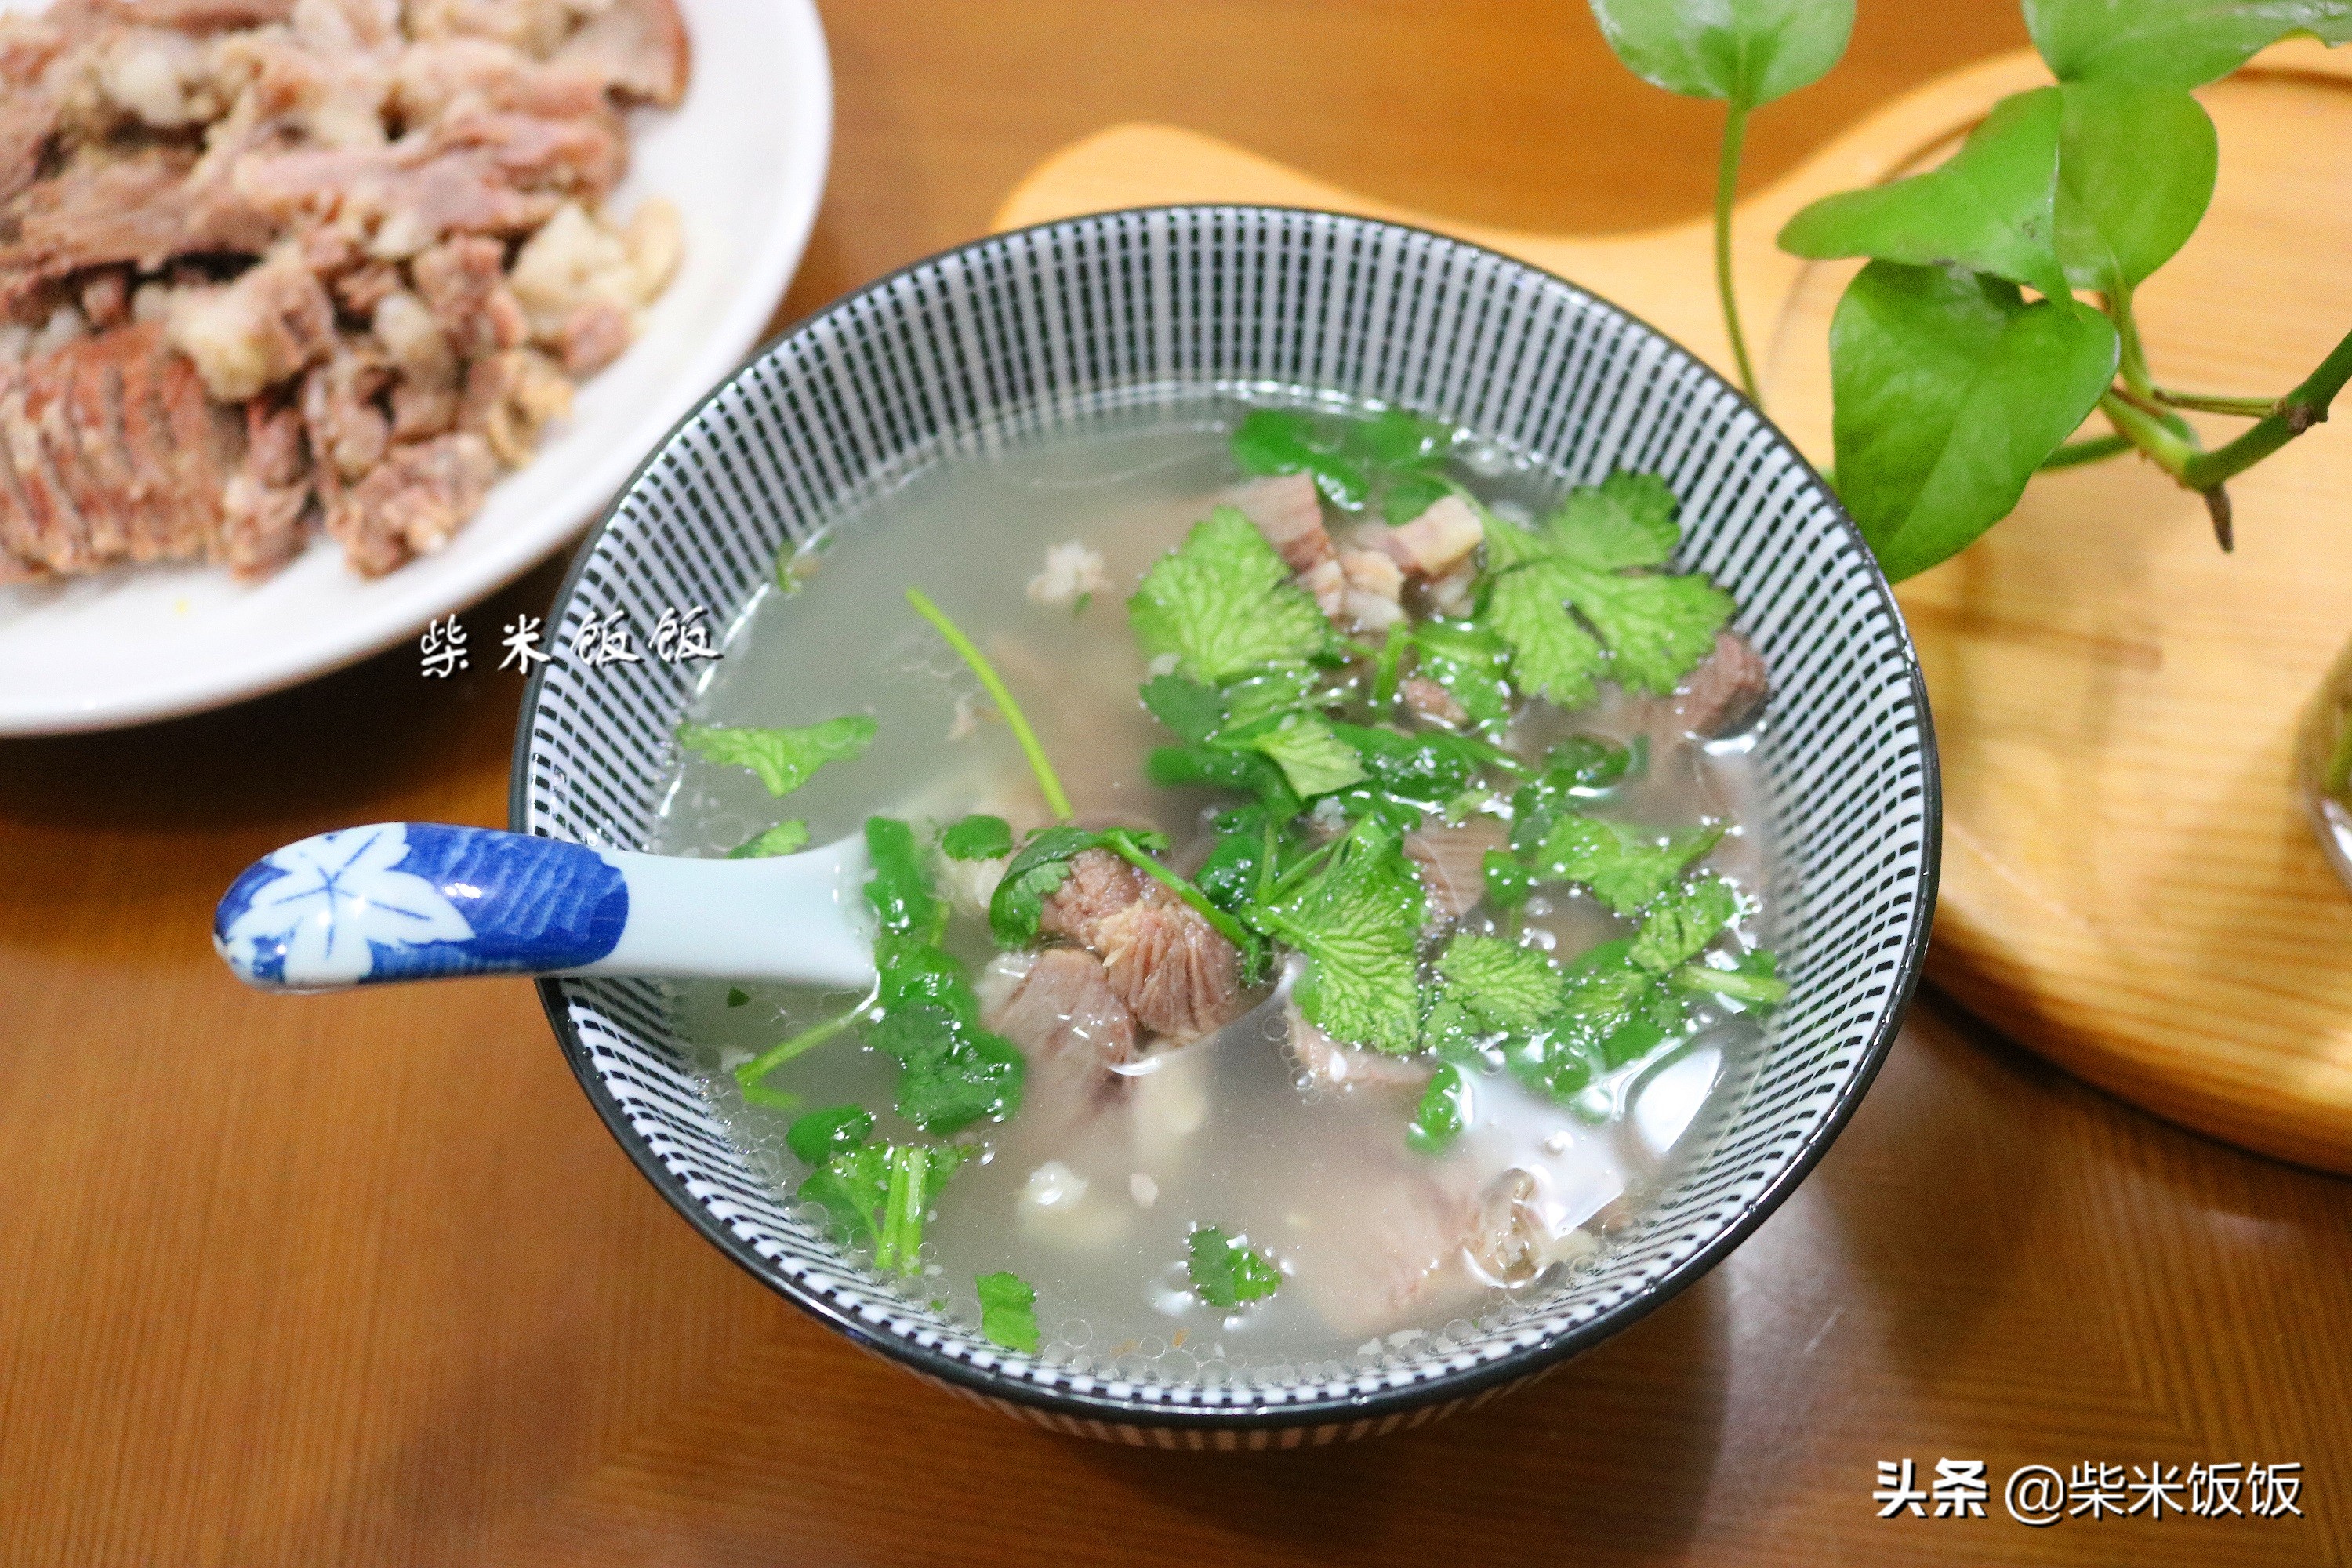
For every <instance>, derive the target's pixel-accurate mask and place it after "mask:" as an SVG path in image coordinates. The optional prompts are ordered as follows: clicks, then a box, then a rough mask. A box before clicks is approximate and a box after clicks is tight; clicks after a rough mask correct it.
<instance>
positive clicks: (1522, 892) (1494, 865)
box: [1478, 849, 1536, 910]
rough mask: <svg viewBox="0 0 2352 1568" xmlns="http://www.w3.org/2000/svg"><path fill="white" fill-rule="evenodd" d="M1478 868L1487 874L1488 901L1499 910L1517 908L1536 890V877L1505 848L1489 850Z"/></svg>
mask: <svg viewBox="0 0 2352 1568" xmlns="http://www.w3.org/2000/svg"><path fill="white" fill-rule="evenodd" d="M1478 868H1479V869H1480V871H1482V872H1483V873H1485V875H1486V901H1487V902H1488V903H1490V904H1492V905H1494V906H1495V907H1496V909H1498V910H1516V909H1517V908H1518V907H1519V906H1520V905H1521V904H1524V903H1526V902H1527V901H1528V895H1529V894H1530V893H1532V892H1534V891H1535V887H1536V879H1535V878H1534V877H1532V876H1530V875H1529V874H1528V868H1526V867H1525V866H1522V865H1520V864H1519V863H1518V861H1517V859H1516V858H1514V857H1512V856H1511V855H1510V854H1508V853H1507V852H1506V851H1504V850H1500V849H1489V850H1487V851H1486V856H1485V857H1484V858H1482V859H1481V860H1480V861H1479V862H1478Z"/></svg>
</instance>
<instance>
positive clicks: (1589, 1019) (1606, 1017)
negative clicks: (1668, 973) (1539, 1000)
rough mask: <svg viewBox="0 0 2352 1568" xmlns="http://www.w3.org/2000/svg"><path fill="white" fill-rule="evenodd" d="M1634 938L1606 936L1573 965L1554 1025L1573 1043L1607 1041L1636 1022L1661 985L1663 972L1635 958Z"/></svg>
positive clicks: (1587, 1044)
mask: <svg viewBox="0 0 2352 1568" xmlns="http://www.w3.org/2000/svg"><path fill="white" fill-rule="evenodd" d="M1657 989H1658V977H1657V975H1655V974H1654V973H1651V972H1650V971H1649V970H1647V969H1644V968H1643V967H1642V966H1641V965H1640V964H1638V963H1634V962H1633V942H1631V941H1629V940H1626V939H1624V938H1620V939H1619V940H1617V941H1615V942H1602V943H1601V945H1600V946H1598V947H1595V948H1593V949H1591V951H1590V952H1585V953H1584V954H1582V955H1581V956H1580V957H1579V958H1578V959H1577V961H1576V962H1575V963H1571V964H1570V965H1569V968H1568V977H1567V982H1566V984H1564V985H1563V986H1562V987H1561V991H1560V1005H1559V1012H1558V1013H1557V1014H1555V1015H1554V1016H1553V1027H1554V1029H1555V1030H1556V1031H1557V1032H1558V1033H1559V1035H1560V1036H1561V1037H1563V1038H1565V1039H1567V1040H1568V1041H1570V1042H1571V1043H1572V1044H1575V1045H1579V1046H1584V1047H1601V1046H1603V1045H1605V1044H1606V1043H1607V1042H1608V1040H1609V1038H1610V1037H1612V1036H1613V1035H1615V1034H1616V1033H1617V1032H1618V1031H1619V1030H1621V1029H1622V1028H1624V1027H1625V1026H1626V1025H1628V1024H1630V1023H1632V1022H1633V1019H1634V1017H1635V1016H1636V1015H1637V1014H1639V1013H1640V1012H1641V1011H1642V1009H1643V1007H1644V1006H1645V1005H1647V1004H1648V1003H1649V1002H1650V1000H1651V998H1652V996H1653V994H1654V993H1655V992H1656V991H1657Z"/></svg>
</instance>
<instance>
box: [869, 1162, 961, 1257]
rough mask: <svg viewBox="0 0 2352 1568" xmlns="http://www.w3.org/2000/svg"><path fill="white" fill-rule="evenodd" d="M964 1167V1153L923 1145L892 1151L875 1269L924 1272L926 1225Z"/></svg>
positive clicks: (876, 1249)
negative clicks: (952, 1178)
mask: <svg viewBox="0 0 2352 1568" xmlns="http://www.w3.org/2000/svg"><path fill="white" fill-rule="evenodd" d="M962 1163H963V1151H962V1150H961V1149H949V1148H940V1147H929V1148H927V1147H924V1146H923V1145H921V1144H898V1145H896V1146H894V1147H893V1148H892V1149H891V1150H890V1159H889V1167H888V1168H889V1177H888V1184H887V1186H886V1187H885V1189H884V1191H883V1194H882V1223H881V1225H880V1226H879V1227H878V1229H877V1234H876V1236H875V1238H874V1266H875V1267H876V1268H880V1269H882V1270H884V1271H886V1272H887V1271H888V1270H890V1269H893V1268H895V1269H897V1270H898V1272H899V1273H901V1274H913V1273H916V1272H918V1271H919V1270H920V1268H922V1259H921V1258H919V1256H917V1255H918V1254H919V1252H920V1251H921V1249H922V1246H923V1221H924V1219H925V1218H926V1217H927V1216H928V1215H929V1213H930V1209H931V1202H932V1200H933V1199H935V1198H937V1197H938V1196H939V1194H940V1188H942V1187H944V1186H946V1185H947V1183H948V1178H949V1177H950V1176H951V1175H953V1174H955V1170H956V1167H957V1166H958V1165H961V1164H962Z"/></svg>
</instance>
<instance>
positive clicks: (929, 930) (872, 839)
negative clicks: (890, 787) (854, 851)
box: [866, 816, 948, 942]
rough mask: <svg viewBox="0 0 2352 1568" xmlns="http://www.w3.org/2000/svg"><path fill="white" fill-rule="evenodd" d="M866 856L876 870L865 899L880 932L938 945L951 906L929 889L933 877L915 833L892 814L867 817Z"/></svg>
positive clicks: (871, 876) (868, 881) (868, 883)
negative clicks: (880, 925)
mask: <svg viewBox="0 0 2352 1568" xmlns="http://www.w3.org/2000/svg"><path fill="white" fill-rule="evenodd" d="M866 860H867V862H868V864H869V865H870V866H871V867H872V871H871V873H870V874H869V875H868V876H867V877H866V903H867V904H869V905H871V906H872V908H873V910H874V915H875V918H876V919H877V920H878V921H881V922H882V929H883V930H884V931H888V932H890V933H892V934H893V935H898V936H913V937H917V938H919V939H920V940H921V941H924V942H932V941H936V940H937V939H938V936H939V933H940V928H941V927H942V926H944V925H945V924H946V923H947V918H948V907H947V905H946V904H944V903H942V902H941V901H940V898H939V896H938V895H937V894H936V893H934V892H932V891H931V879H930V873H929V871H928V870H927V869H926V868H924V865H923V852H922V849H921V848H920V847H919V846H918V845H917V844H916V842H915V830H914V829H913V828H912V827H909V826H907V824H905V823H903V822H901V821H899V820H898V818H897V817H894V816H869V817H867V818H866Z"/></svg>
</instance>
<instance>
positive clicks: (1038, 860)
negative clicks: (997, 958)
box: [988, 823, 1168, 947]
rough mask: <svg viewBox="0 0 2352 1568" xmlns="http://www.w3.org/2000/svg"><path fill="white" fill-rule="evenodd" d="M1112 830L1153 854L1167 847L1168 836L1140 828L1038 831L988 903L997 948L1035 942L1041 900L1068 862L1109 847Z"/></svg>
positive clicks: (1064, 874) (1042, 908)
mask: <svg viewBox="0 0 2352 1568" xmlns="http://www.w3.org/2000/svg"><path fill="white" fill-rule="evenodd" d="M1112 832H1118V833H1122V834H1124V835H1125V836H1126V837H1128V838H1129V839H1131V840H1132V841H1133V842H1134V843H1135V844H1136V845H1137V846H1138V847H1140V848H1144V849H1149V850H1152V851H1155V852H1156V851H1159V850H1162V849H1165V848H1167V847H1168V840H1167V839H1166V838H1164V837H1161V836H1160V835H1159V834H1157V833H1148V832H1145V831H1143V830H1141V829H1139V828H1118V829H1112V830H1108V831H1104V832H1097V831H1096V830H1095V829H1093V828H1090V827H1073V826H1070V825H1068V824H1067V823H1063V824H1059V825H1057V826H1053V827H1046V828H1041V829H1039V830H1038V831H1037V832H1036V833H1034V834H1033V835H1031V836H1030V839H1029V842H1028V843H1026V844H1024V845H1023V846H1022V847H1021V853H1020V854H1018V855H1015V856H1014V857H1013V863H1012V864H1011V865H1009V866H1007V867H1005V868H1004V875H1003V878H1002V879H999V880H998V882H997V884H996V892H995V894H994V896H993V897H992V898H991V899H990V900H988V925H989V929H990V930H991V931H994V932H995V933H996V940H997V942H998V944H999V945H1000V946H1003V947H1026V946H1028V945H1029V944H1030V943H1031V942H1035V941H1036V940H1037V921H1038V919H1039V917H1041V916H1042V915H1044V914H1045V900H1048V899H1050V898H1052V897H1053V896H1054V894H1055V892H1056V891H1057V890H1058V889H1060V888H1061V886H1062V881H1063V879H1064V878H1066V877H1067V876H1068V875H1069V874H1070V862H1071V861H1072V860H1074V859H1076V858H1077V857H1078V856H1080V855H1082V854H1084V853H1085V852H1086V851H1087V850H1089V849H1100V848H1103V847H1106V846H1108V844H1109V843H1110V838H1111V833H1112Z"/></svg>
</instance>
